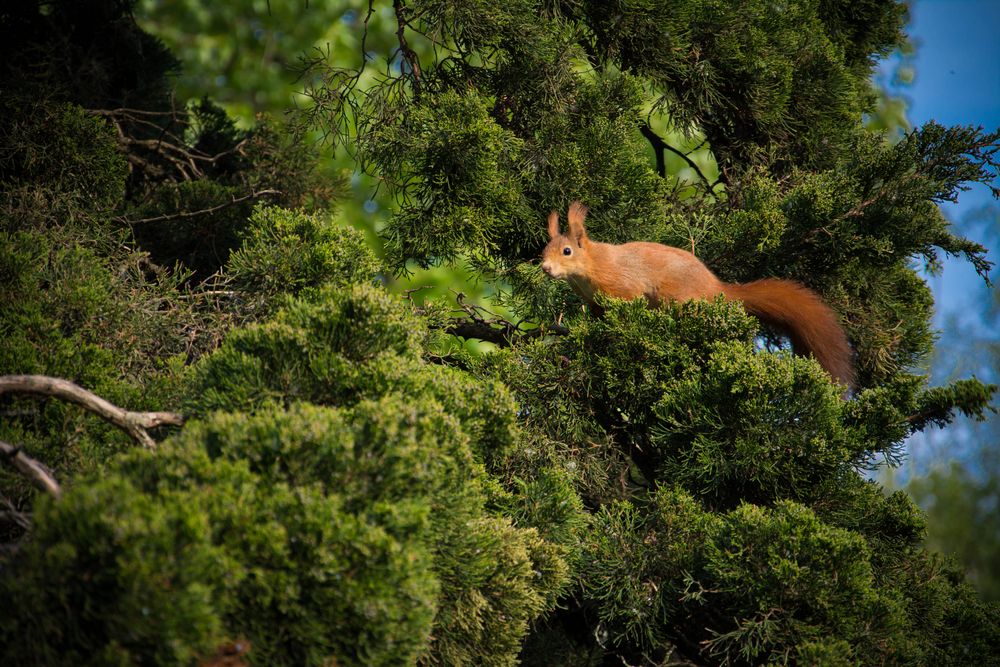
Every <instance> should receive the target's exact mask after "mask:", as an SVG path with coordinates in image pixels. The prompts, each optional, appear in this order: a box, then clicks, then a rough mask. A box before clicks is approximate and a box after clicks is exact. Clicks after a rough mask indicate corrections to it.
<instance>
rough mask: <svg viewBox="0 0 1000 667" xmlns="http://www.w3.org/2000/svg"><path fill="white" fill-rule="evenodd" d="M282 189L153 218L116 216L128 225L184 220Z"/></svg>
mask: <svg viewBox="0 0 1000 667" xmlns="http://www.w3.org/2000/svg"><path fill="white" fill-rule="evenodd" d="M280 194H281V191H280V190H259V191H255V192H251V193H250V194H248V195H245V196H243V197H233V199H232V201H228V202H225V203H222V204H219V205H218V206H212V207H209V208H201V209H198V210H197V211H180V212H179V213H167V214H164V215H156V216H153V217H151V218H139V219H138V220H129V219H128V218H122V217H119V218H115V219H116V220H118V221H119V222H123V223H125V224H127V225H143V224H146V223H149V222H163V221H164V220H183V219H185V218H195V217H198V216H199V215H208V214H210V213H215V212H217V211H221V210H223V209H226V208H229V207H230V206H236V205H237V204H242V203H243V202H245V201H252V200H255V199H260V198H261V197H265V196H271V195H280Z"/></svg>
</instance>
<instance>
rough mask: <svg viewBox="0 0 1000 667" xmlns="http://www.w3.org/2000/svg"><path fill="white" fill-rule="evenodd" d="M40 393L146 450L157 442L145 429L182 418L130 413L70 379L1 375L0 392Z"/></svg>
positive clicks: (176, 423) (179, 422)
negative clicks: (125, 435) (121, 433)
mask: <svg viewBox="0 0 1000 667" xmlns="http://www.w3.org/2000/svg"><path fill="white" fill-rule="evenodd" d="M10 392H14V393H21V394H39V395H41V396H53V397H55V398H59V399H62V400H64V401H68V402H70V403H76V404H77V405H79V406H80V407H82V408H84V409H86V410H89V411H90V412H93V413H94V414H96V415H98V416H99V417H102V418H104V419H106V420H107V421H109V422H111V423H112V424H114V425H115V426H117V427H118V428H120V429H122V430H123V431H125V432H126V433H128V434H129V435H130V436H131V437H132V439H133V440H135V441H136V442H138V443H139V444H140V445H142V446H143V447H145V448H147V449H156V441H155V440H153V438H152V436H151V435H149V433H148V432H147V431H146V429H150V428H156V427H157V426H165V425H170V426H181V425H182V424H183V423H184V417H182V416H181V415H179V414H177V413H174V412H132V411H130V410H125V409H124V408H120V407H118V406H117V405H114V404H112V403H110V402H108V401H107V400H105V399H103V398H101V397H100V396H98V395H97V394H94V393H92V392H89V391H87V390H86V389H84V388H83V387H80V386H78V385H76V384H73V383H72V382H70V381H69V380H63V379H61V378H54V377H49V376H47V375H2V376H0V395H3V394H6V393H10Z"/></svg>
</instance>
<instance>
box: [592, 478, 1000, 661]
mask: <svg viewBox="0 0 1000 667" xmlns="http://www.w3.org/2000/svg"><path fill="white" fill-rule="evenodd" d="M595 530H596V538H597V539H596V540H595V541H593V542H592V543H591V547H590V551H589V553H588V557H589V559H590V562H591V568H590V569H589V574H588V575H587V576H586V578H585V580H584V586H585V591H586V594H587V596H588V598H590V599H592V600H593V601H594V603H595V604H596V611H597V614H598V616H599V618H600V620H601V628H602V631H604V632H606V633H607V640H608V641H609V642H611V643H613V644H618V645H623V644H624V645H625V646H629V647H635V648H632V649H631V650H633V651H634V650H637V649H638V650H641V651H643V652H645V653H646V655H647V657H649V656H656V655H659V656H661V659H662V657H663V656H664V655H666V654H669V652H670V651H671V650H679V651H681V652H682V653H683V652H687V651H692V650H700V651H701V653H702V655H703V656H705V657H706V658H708V659H709V661H711V662H716V661H718V662H724V661H725V660H727V659H728V660H730V661H732V660H739V661H740V662H745V663H749V664H761V663H768V664H788V663H789V662H794V661H795V660H794V659H792V656H795V655H797V656H799V659H801V657H802V656H828V657H830V659H831V660H833V663H832V664H840V663H843V664H856V663H857V662H859V661H860V662H863V663H866V664H867V663H872V662H878V661H879V659H878V658H877V657H876V656H878V655H882V656H893V658H892V659H893V660H899V661H900V662H904V663H906V662H913V663H914V664H920V663H923V662H924V661H925V660H926V659H927V657H928V656H929V655H935V656H940V655H941V654H942V653H943V652H946V651H960V652H963V653H964V650H965V649H966V646H965V645H964V643H963V642H964V641H965V640H962V641H954V640H949V639H946V640H945V641H946V642H947V644H948V647H947V648H945V647H944V646H942V645H940V644H937V643H936V642H919V644H920V646H919V647H918V645H917V643H918V641H917V640H918V638H917V637H916V636H914V635H913V634H912V631H911V630H909V629H908V624H909V623H914V622H917V623H921V624H922V625H923V626H925V627H926V628H927V631H929V632H933V633H935V635H936V633H937V632H938V631H939V630H941V629H943V628H944V627H948V625H949V622H950V621H949V619H946V618H944V617H938V618H933V619H922V620H919V621H918V620H917V619H916V618H915V616H916V614H913V615H910V614H907V613H906V610H907V609H909V608H910V605H912V604H913V601H908V602H907V603H903V601H902V599H901V597H902V596H903V595H906V596H907V597H909V596H910V595H913V594H914V591H912V589H910V590H908V589H907V588H905V586H907V585H912V583H913V582H912V581H911V582H905V581H898V582H889V583H887V582H885V581H884V580H881V579H880V578H879V577H876V576H875V570H874V568H873V566H872V553H871V551H870V549H869V547H868V545H867V544H866V542H865V540H864V539H862V538H861V537H860V536H859V535H857V534H856V533H854V532H852V531H849V530H845V529H843V528H837V527H831V526H830V525H828V524H826V523H824V522H823V521H822V520H821V519H820V518H819V517H818V516H817V515H816V514H814V513H813V512H812V511H811V510H809V509H808V508H806V507H804V506H802V505H799V504H796V503H793V502H789V501H781V502H779V503H777V504H776V505H775V506H774V507H773V508H770V509H766V508H761V507H757V506H753V505H749V504H743V505H740V506H739V507H737V508H735V509H733V510H730V511H728V512H725V513H713V512H709V511H706V510H705V509H703V508H702V506H701V505H699V504H698V503H697V501H695V500H694V499H693V498H692V497H691V496H689V495H687V494H686V493H684V492H682V491H679V490H676V489H673V490H671V489H668V488H665V487H663V488H660V489H659V490H658V491H657V492H656V493H655V495H654V496H653V497H652V498H651V499H650V506H649V507H648V508H640V507H639V506H636V505H633V504H631V503H619V504H614V505H610V506H608V507H607V508H606V509H604V510H603V511H602V512H600V513H599V514H598V517H597V522H596V524H595ZM900 575H901V579H905V578H906V576H909V575H907V574H906V573H905V571H901V572H900ZM897 586H898V588H897ZM960 594H961V596H962V597H963V598H964V599H965V600H966V601H968V589H962V590H961V591H960ZM918 595H919V594H918ZM947 606H948V607H951V603H948V604H947ZM951 608H952V610H953V611H952V612H950V613H954V611H956V610H957V607H951ZM908 616H909V618H908ZM992 632H995V629H994V630H993V631H992ZM971 634H972V636H974V637H976V639H975V640H973V639H972V638H971V637H970V641H984V640H985V641H986V642H990V641H995V635H994V638H993V639H992V640H991V639H989V637H990V634H991V631H990V630H988V629H987V630H985V632H982V633H980V631H978V630H977V631H973V632H972V633H971ZM935 639H940V637H939V636H936V637H935ZM699 644H700V645H701V646H702V647H703V648H701V649H697V648H696V647H698V646H699ZM665 647H666V649H665ZM625 650H626V651H628V650H629V649H625ZM664 650H666V652H667V653H666V654H664V652H663V651H664ZM928 650H929V651H930V653H923V651H928ZM727 656H728V658H727ZM824 659H825V658H824ZM948 662H949V663H951V664H961V659H956V658H955V657H954V656H950V657H949V658H948ZM823 664H827V663H823Z"/></svg>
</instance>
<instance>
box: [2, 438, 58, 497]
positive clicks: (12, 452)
mask: <svg viewBox="0 0 1000 667" xmlns="http://www.w3.org/2000/svg"><path fill="white" fill-rule="evenodd" d="M0 457H2V458H4V459H6V460H7V461H8V462H9V463H10V464H11V465H12V466H14V467H15V468H17V470H18V472H20V473H21V474H22V475H24V476H25V477H27V478H28V479H30V480H31V483H32V484H34V485H35V486H37V487H38V488H39V489H41V490H42V491H45V492H46V493H48V494H49V495H50V496H52V497H53V498H56V499H58V498H59V497H60V496H61V495H62V489H61V488H60V487H59V482H57V481H56V480H55V478H54V477H52V473H50V472H49V470H48V468H46V467H45V466H44V465H42V464H41V463H40V462H39V461H36V460H35V459H33V458H31V457H30V456H28V455H27V454H25V453H24V452H23V451H21V448H20V447H15V446H14V445H11V444H10V443H7V442H3V441H2V440H0Z"/></svg>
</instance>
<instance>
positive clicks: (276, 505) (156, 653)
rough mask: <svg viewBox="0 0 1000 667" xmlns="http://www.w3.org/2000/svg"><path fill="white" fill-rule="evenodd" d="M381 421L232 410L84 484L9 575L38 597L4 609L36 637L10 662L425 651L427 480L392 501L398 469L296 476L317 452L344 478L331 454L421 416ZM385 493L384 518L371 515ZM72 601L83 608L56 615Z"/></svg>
mask: <svg viewBox="0 0 1000 667" xmlns="http://www.w3.org/2000/svg"><path fill="white" fill-rule="evenodd" d="M365 416H366V415H365V411H364V409H360V410H358V411H357V412H356V413H355V414H353V415H351V414H348V415H341V414H340V413H337V412H335V411H330V410H322V409H318V408H311V407H308V406H303V407H300V408H295V409H293V410H291V411H289V412H287V413H286V412H284V411H278V412H273V413H270V414H266V415H261V416H259V417H257V418H255V419H253V420H250V421H247V420H245V419H242V418H240V419H239V420H238V422H239V425H240V426H241V427H242V428H237V429H234V428H233V426H234V422H235V421H236V420H234V419H233V418H232V417H229V416H226V415H219V416H217V417H215V418H213V419H210V420H208V421H206V422H205V423H203V424H194V425H192V427H190V428H189V429H187V430H185V432H184V434H183V436H182V437H180V438H178V439H177V440H175V441H173V442H171V443H168V444H167V445H166V446H165V447H164V448H163V450H162V451H160V452H157V453H156V454H148V453H145V452H142V453H136V454H133V455H131V456H129V457H127V458H125V459H123V460H122V461H120V462H119V463H118V464H117V465H116V466H115V467H114V468H113V469H112V470H111V471H109V473H108V474H107V475H106V478H105V479H94V480H91V481H90V482H89V483H83V484H81V485H79V486H78V487H76V488H75V489H74V490H73V491H71V492H70V493H69V494H68V496H67V499H66V501H65V502H60V503H58V504H55V505H52V506H51V507H49V508H48V511H47V513H46V514H43V515H42V516H41V517H39V520H40V522H42V523H44V524H45V525H46V529H45V531H44V532H41V533H40V534H39V535H37V536H36V537H35V539H34V540H33V541H32V543H31V548H30V549H31V550H30V552H29V553H28V555H26V556H25V558H24V559H22V560H20V561H19V564H20V567H22V568H24V570H23V571H17V572H9V571H8V572H5V577H4V578H3V586H4V588H5V589H6V592H7V594H8V599H17V600H22V601H23V603H24V604H23V608H19V607H21V605H20V604H19V605H16V606H13V607H8V608H7V609H6V610H5V612H4V615H5V617H6V618H5V625H7V624H10V625H11V626H12V627H18V628H23V629H24V632H25V637H24V639H23V640H22V641H21V642H18V643H17V644H15V645H12V646H10V647H9V648H8V650H9V651H23V652H24V653H23V654H18V653H13V652H12V653H10V654H9V655H8V656H6V657H7V659H8V660H10V661H13V662H17V663H19V664H54V663H55V662H59V663H60V664H62V663H63V662H64V663H66V664H69V663H73V662H76V661H78V660H80V659H81V658H84V657H87V658H90V657H91V656H98V661H100V659H101V658H105V659H106V658H107V657H108V656H116V658H117V659H119V660H125V661H128V662H134V661H137V662H146V663H151V664H177V663H178V662H190V661H191V659H192V658H194V657H196V656H201V657H207V656H208V655H211V654H212V652H213V651H214V650H215V649H216V648H217V647H218V646H219V645H220V644H221V643H222V642H223V640H225V639H242V640H249V642H250V643H251V646H252V651H253V653H252V655H253V656H254V661H255V663H257V664H309V665H319V664H329V661H330V660H331V659H333V660H336V661H337V662H338V664H353V665H361V664H365V665H368V664H398V663H399V662H400V661H403V662H412V661H413V659H414V658H415V657H416V655H417V654H418V652H419V651H421V650H422V649H423V647H424V646H425V644H426V642H427V640H428V634H429V630H430V622H431V620H432V618H433V609H434V607H433V603H432V600H433V596H434V594H435V592H436V588H437V586H436V582H435V580H434V579H433V578H432V577H431V576H429V572H428V568H429V566H430V562H431V561H430V557H429V555H428V553H427V548H426V545H427V544H428V543H429V542H430V540H429V538H428V536H427V535H426V531H427V518H428V515H429V514H430V504H429V503H428V501H427V496H426V495H421V491H422V490H424V489H422V488H421V487H420V486H416V487H413V486H410V485H405V486H406V487H407V491H408V492H410V493H412V495H411V496H410V498H411V499H410V500H409V501H408V502H407V503H404V505H399V504H395V505H392V506H391V509H390V508H387V507H385V501H386V500H388V499H390V498H392V496H393V495H394V494H393V493H392V492H391V490H392V483H393V482H400V481H401V480H396V479H393V478H392V477H391V476H389V475H386V478H387V480H388V484H385V485H376V486H375V487H374V488H371V487H369V488H366V486H365V485H364V484H363V482H355V485H354V486H353V487H352V488H347V487H340V488H338V485H337V484H336V480H334V479H333V478H329V477H325V478H324V482H327V483H328V484H329V485H325V484H321V483H319V482H318V481H315V480H316V478H315V476H312V479H309V478H308V477H307V478H306V479H296V478H297V477H300V476H301V475H302V474H303V471H310V470H311V468H310V467H309V463H310V461H314V460H317V459H318V460H319V461H320V462H321V463H322V462H326V463H327V466H325V470H326V471H329V465H330V459H331V457H333V458H336V457H338V455H340V452H343V451H344V448H345V446H346V447H347V449H348V450H353V449H354V443H352V442H351V440H350V439H348V440H341V439H340V437H339V436H342V435H350V434H352V433H354V434H356V437H357V438H358V439H359V441H358V442H357V443H356V446H357V447H358V448H360V449H361V450H362V451H365V450H367V449H368V445H369V444H372V442H371V441H372V440H377V439H379V437H380V436H382V437H384V435H383V433H384V431H383V429H392V428H403V429H407V428H413V426H416V424H414V421H417V422H418V423H419V418H418V417H415V416H413V415H410V416H409V417H407V416H405V415H399V416H398V417H395V420H394V418H393V417H389V418H387V419H383V421H382V422H381V426H379V425H376V424H371V423H369V424H366V423H365V422H366V421H367V420H366V419H365ZM394 421H395V425H394ZM425 421H431V424H430V426H431V428H432V429H433V418H430V419H429V420H425ZM352 422H354V424H353V427H352ZM324 424H325V425H327V426H329V428H325V429H324V428H321V425H324ZM279 434H280V437H281V439H280V440H279V439H278V438H277V436H278V435H279ZM317 434H319V438H318V439H317ZM412 437H413V441H411V445H410V448H409V453H410V455H411V456H413V455H416V456H419V455H420V454H422V455H423V456H424V457H426V456H427V455H428V454H431V455H433V451H428V449H429V447H428V444H429V443H433V442H435V440H434V439H433V438H432V437H429V436H428V435H426V434H425V432H424V429H421V428H420V427H419V426H418V427H417V432H416V433H414V434H413V436H412ZM401 450H402V451H407V449H406V448H405V447H404V448H401ZM387 454H388V453H387ZM390 456H391V454H390ZM352 458H353V457H352ZM276 460H277V461H285V460H287V467H283V466H278V465H275V462H276ZM401 463H402V462H401ZM355 465H361V466H363V465H364V459H363V458H362V459H361V460H360V461H358V463H356V464H355ZM401 468H402V472H403V473H404V474H406V475H408V476H409V480H410V482H411V483H412V482H414V481H415V480H414V478H413V477H412V470H411V469H408V468H407V467H403V466H401ZM381 472H386V471H381ZM357 473H362V469H359V468H353V467H350V466H349V467H348V469H346V470H343V471H342V473H341V474H342V475H343V476H344V477H346V478H348V479H350V478H353V476H354V474H357ZM310 474H311V475H312V473H310ZM362 474H363V473H362ZM431 480H432V481H431V483H432V484H436V483H437V479H436V478H433V477H432V478H431ZM293 481H298V482H300V484H297V485H295V486H293V485H291V484H290V482H293ZM372 481H374V480H372ZM397 488H398V487H397ZM427 490H428V491H429V490H430V489H427ZM380 501H381V502H380ZM369 504H371V505H373V506H374V507H375V508H376V510H375V511H374V512H372V511H364V510H363V509H362V510H359V509H358V506H362V507H365V506H368V505H369ZM380 505H382V507H383V511H382V512H379V511H378V508H379V506H380ZM52 568H55V569H54V570H53V569H52ZM22 572H23V573H22ZM64 578H65V580H64ZM70 578H75V579H77V581H78V583H77V584H76V585H70V584H69V579H70ZM62 604H66V605H67V608H70V609H79V610H85V611H84V613H81V614H71V615H69V616H68V617H67V616H60V615H55V614H52V612H51V609H52V606H54V605H57V606H61V605H62Z"/></svg>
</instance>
